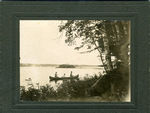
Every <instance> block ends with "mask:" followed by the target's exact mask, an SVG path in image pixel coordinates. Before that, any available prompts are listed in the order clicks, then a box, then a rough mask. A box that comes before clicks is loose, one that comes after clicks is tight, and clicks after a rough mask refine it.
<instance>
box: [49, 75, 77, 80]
mask: <svg viewBox="0 0 150 113" xmlns="http://www.w3.org/2000/svg"><path fill="white" fill-rule="evenodd" d="M49 79H50V81H58V80H67V79H76V80H78V79H79V75H76V76H70V77H52V76H49Z"/></svg>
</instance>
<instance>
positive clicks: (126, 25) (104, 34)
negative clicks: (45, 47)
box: [59, 20, 130, 88]
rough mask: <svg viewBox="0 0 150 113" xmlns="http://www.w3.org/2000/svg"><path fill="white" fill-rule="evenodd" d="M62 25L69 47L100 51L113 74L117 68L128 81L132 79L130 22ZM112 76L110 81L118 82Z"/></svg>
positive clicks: (101, 21)
mask: <svg viewBox="0 0 150 113" xmlns="http://www.w3.org/2000/svg"><path fill="white" fill-rule="evenodd" d="M59 28H60V29H59V30H60V32H63V31H64V32H65V36H66V39H65V42H66V43H68V45H69V46H72V45H76V47H75V50H81V49H82V48H87V51H84V52H81V53H87V52H92V51H95V50H97V51H98V52H99V57H100V59H101V61H102V63H103V66H104V69H105V71H106V73H107V75H108V76H109V77H111V78H112V79H114V78H116V77H117V75H116V70H117V71H118V72H119V74H120V75H122V79H123V80H124V81H126V82H127V81H129V80H128V79H129V77H128V75H129V69H128V67H129V55H128V52H129V49H128V46H129V35H130V22H129V21H124V20H122V21H117V20H112V21H108V20H68V21H67V22H65V23H63V24H61V25H60V26H59ZM78 40H80V42H81V43H80V44H79V45H77V43H76V42H77V41H78ZM112 58H114V59H112ZM100 79H101V78H99V79H98V81H100ZM112 79H110V81H116V80H112ZM97 83H98V82H97ZM96 85H97V84H96ZM126 86H127V85H126ZM113 87H114V86H113V85H112V84H111V88H113Z"/></svg>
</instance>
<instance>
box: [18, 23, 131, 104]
mask: <svg viewBox="0 0 150 113" xmlns="http://www.w3.org/2000/svg"><path fill="white" fill-rule="evenodd" d="M19 30H20V31H19V34H20V35H19V43H20V47H19V48H20V50H19V52H20V61H19V62H20V101H55V102H60V101H61V102H131V83H130V82H131V76H130V75H131V74H130V39H131V36H130V34H131V21H129V20H20V21H19Z"/></svg>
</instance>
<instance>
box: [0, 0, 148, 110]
mask: <svg viewBox="0 0 150 113" xmlns="http://www.w3.org/2000/svg"><path fill="white" fill-rule="evenodd" d="M0 9H1V10H0V66H1V67H0V83H1V85H0V113H1V112H2V113H75V112H78V113H84V112H85V113H99V112H101V113H148V112H149V111H148V106H149V99H148V98H149V96H148V94H149V89H148V88H149V81H148V80H149V76H148V75H149V72H148V68H149V66H148V65H149V62H148V60H149V53H148V50H149V45H148V42H149V39H148V32H149V31H148V24H149V17H148V13H149V2H87V1H85V2H79V1H78V2H71V1H70V2H1V3H0ZM62 19H63V20H66V19H67V20H69V19H73V20H76V19H86V20H89V19H92V20H95V19H96V20H101V19H107V20H111V19H116V20H130V21H131V89H132V90H131V91H132V94H131V99H132V100H131V102H122V103H113V102H111V103H110V102H105V103H100V102H20V101H19V86H20V85H19V20H62Z"/></svg>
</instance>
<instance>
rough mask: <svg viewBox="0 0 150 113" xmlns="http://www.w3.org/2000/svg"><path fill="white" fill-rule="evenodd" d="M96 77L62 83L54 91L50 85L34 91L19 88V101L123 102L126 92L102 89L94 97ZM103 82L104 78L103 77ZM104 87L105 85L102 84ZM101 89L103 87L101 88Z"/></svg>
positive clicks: (30, 88)
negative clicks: (93, 86) (101, 91)
mask: <svg viewBox="0 0 150 113" xmlns="http://www.w3.org/2000/svg"><path fill="white" fill-rule="evenodd" d="M98 78H99V77H98V76H97V75H95V76H93V77H85V78H84V79H83V80H67V81H64V82H63V83H62V84H61V85H60V86H59V87H58V88H57V89H56V90H54V88H53V87H52V86H50V85H45V86H41V87H39V89H35V88H32V87H29V88H28V89H27V90H26V89H25V88H20V100H22V101H87V102H88V101H90V102H91V101H94V102H118V101H124V99H125V97H126V95H127V90H119V89H118V90H115V91H114V92H111V90H110V89H109V88H108V89H107V88H105V89H104V88H103V90H104V91H103V93H102V94H99V95H95V94H96V92H95V90H93V89H92V88H91V86H92V85H93V84H94V83H95V82H96V81H97V80H98ZM103 78H104V80H105V78H106V77H103ZM106 79H107V78H106ZM107 84H108V83H107ZM104 85H105V86H106V84H104ZM102 87H103V86H102Z"/></svg>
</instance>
